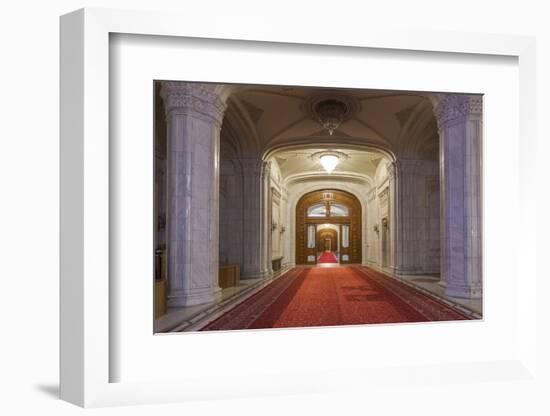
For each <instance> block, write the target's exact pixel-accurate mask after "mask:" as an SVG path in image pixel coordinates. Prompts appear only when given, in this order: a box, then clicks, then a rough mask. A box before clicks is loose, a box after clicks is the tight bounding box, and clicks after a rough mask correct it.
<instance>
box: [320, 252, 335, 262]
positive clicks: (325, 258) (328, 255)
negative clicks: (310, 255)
mask: <svg viewBox="0 0 550 416" xmlns="http://www.w3.org/2000/svg"><path fill="white" fill-rule="evenodd" d="M317 263H338V260H336V256H335V255H334V254H332V252H331V251H325V252H324V253H323V254H321V256H320V257H319V260H317Z"/></svg>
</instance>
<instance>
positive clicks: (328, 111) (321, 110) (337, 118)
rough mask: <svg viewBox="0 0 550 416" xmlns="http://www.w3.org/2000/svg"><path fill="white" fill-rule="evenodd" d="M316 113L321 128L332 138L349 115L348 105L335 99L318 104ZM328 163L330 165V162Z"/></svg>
mask: <svg viewBox="0 0 550 416" xmlns="http://www.w3.org/2000/svg"><path fill="white" fill-rule="evenodd" d="M314 111H315V114H316V115H317V119H318V121H319V123H320V124H321V126H323V128H324V129H325V130H327V131H328V132H329V134H330V135H331V136H332V134H333V133H334V131H335V130H336V129H337V128H338V127H339V126H340V124H342V121H344V117H345V116H346V114H347V113H349V109H348V106H347V105H346V103H344V102H343V101H340V100H337V99H333V98H332V99H327V100H323V101H319V102H318V103H316V104H315V107H314ZM327 160H328V159H327ZM330 160H331V162H330V163H333V162H334V161H333V159H330ZM326 163H327V164H328V163H329V162H326ZM323 166H324V165H323Z"/></svg>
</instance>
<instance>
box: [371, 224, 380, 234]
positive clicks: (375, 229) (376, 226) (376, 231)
mask: <svg viewBox="0 0 550 416" xmlns="http://www.w3.org/2000/svg"><path fill="white" fill-rule="evenodd" d="M372 229H373V230H374V232H375V233H376V234H378V233H379V232H380V230H379V229H378V224H374V227H372Z"/></svg>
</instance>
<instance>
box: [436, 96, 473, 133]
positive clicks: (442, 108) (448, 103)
mask: <svg viewBox="0 0 550 416" xmlns="http://www.w3.org/2000/svg"><path fill="white" fill-rule="evenodd" d="M438 97H439V98H440V101H439V104H438V105H437V107H436V108H435V110H434V112H435V117H436V119H437V125H438V126H439V129H442V128H445V127H446V126H448V125H449V124H453V123H454V122H456V121H458V120H462V119H463V118H464V117H467V116H472V115H481V113H482V108H483V98H482V96H481V95H471V94H439V95H438Z"/></svg>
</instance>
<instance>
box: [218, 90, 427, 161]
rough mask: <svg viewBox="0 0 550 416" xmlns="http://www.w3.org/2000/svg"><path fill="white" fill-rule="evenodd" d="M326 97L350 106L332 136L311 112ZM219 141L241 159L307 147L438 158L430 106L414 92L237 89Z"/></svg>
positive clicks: (230, 100)
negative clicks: (357, 148)
mask: <svg viewBox="0 0 550 416" xmlns="http://www.w3.org/2000/svg"><path fill="white" fill-rule="evenodd" d="M331 96H335V97H340V98H342V99H344V100H345V101H346V102H347V103H349V105H350V107H353V112H352V114H350V116H349V117H348V118H347V119H345V120H344V122H343V123H342V124H341V125H340V127H339V128H338V129H337V130H336V131H335V132H334V134H333V135H332V136H331V135H330V134H329V133H328V132H327V131H326V130H324V129H323V128H322V127H321V125H320V124H319V122H318V121H317V120H315V115H314V114H313V113H312V111H311V103H312V102H313V101H314V100H315V99H316V97H331ZM223 142H225V145H226V147H227V146H228V147H229V148H230V149H231V153H235V154H236V155H239V156H241V157H254V156H264V155H266V154H268V153H270V152H272V151H274V150H276V149H284V148H288V147H289V146H290V147H292V146H303V145H312V144H315V145H318V146H319V147H320V148H328V147H330V148H335V147H336V146H338V145H352V146H363V147H365V149H367V148H370V149H372V150H375V149H378V150H382V151H385V152H387V154H391V155H393V156H394V157H396V158H401V159H436V158H437V154H438V136H437V126H436V122H435V118H434V115H433V111H432V104H431V102H430V100H429V98H428V94H424V93H417V92H399V91H379V90H350V89H345V90H342V89H326V88H305V87H281V86H239V87H236V88H233V92H232V94H231V96H230V97H229V99H228V108H227V110H226V117H225V120H224V125H223V127H222V147H223V145H224V143H223ZM222 150H223V149H222ZM352 160H353V159H352ZM282 169H283V168H282ZM289 169H290V168H289Z"/></svg>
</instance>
